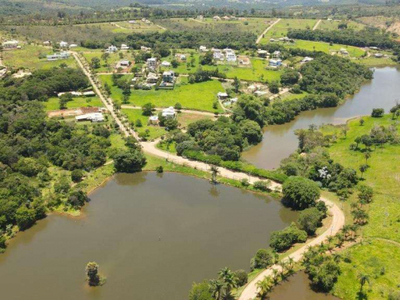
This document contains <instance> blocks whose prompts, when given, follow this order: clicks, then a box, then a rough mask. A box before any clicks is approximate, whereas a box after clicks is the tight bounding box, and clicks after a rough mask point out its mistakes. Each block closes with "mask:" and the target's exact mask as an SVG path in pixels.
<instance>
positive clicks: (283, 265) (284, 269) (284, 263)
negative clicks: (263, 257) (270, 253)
mask: <svg viewBox="0 0 400 300" xmlns="http://www.w3.org/2000/svg"><path fill="white" fill-rule="evenodd" d="M278 265H279V266H280V267H281V275H282V278H284V277H285V272H286V270H287V262H286V261H285V260H281V261H280V262H278Z"/></svg>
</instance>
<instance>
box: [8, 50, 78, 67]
mask: <svg viewBox="0 0 400 300" xmlns="http://www.w3.org/2000/svg"><path fill="white" fill-rule="evenodd" d="M53 53H54V52H53V50H52V49H51V48H48V47H44V46H37V45H22V49H19V50H18V49H17V50H10V51H3V63H4V65H6V66H7V67H10V68H25V69H29V70H31V71H33V70H38V69H51V68H53V67H59V66H60V65H61V64H66V65H67V66H69V67H73V68H75V67H76V62H75V59H74V58H73V57H72V56H71V57H70V58H68V59H62V60H57V61H47V59H46V58H39V56H41V55H44V56H45V55H48V54H53Z"/></svg>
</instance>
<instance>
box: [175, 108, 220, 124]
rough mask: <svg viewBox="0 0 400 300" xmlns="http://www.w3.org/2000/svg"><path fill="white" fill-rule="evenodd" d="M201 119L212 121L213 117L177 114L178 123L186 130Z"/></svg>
mask: <svg viewBox="0 0 400 300" xmlns="http://www.w3.org/2000/svg"><path fill="white" fill-rule="evenodd" d="M203 119H211V120H214V117H210V116H205V115H201V114H192V113H184V112H181V113H178V122H179V124H180V126H181V127H182V128H186V127H187V126H188V125H189V124H190V123H193V122H196V121H199V120H203Z"/></svg>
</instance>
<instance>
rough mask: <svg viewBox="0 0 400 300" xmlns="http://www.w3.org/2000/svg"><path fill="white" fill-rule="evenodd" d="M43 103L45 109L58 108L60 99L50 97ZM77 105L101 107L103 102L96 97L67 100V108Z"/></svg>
mask: <svg viewBox="0 0 400 300" xmlns="http://www.w3.org/2000/svg"><path fill="white" fill-rule="evenodd" d="M43 104H44V107H45V110H46V111H52V110H59V109H60V101H59V98H57V97H51V98H49V100H47V102H44V103H43ZM79 107H103V103H102V102H101V100H100V98H98V97H76V98H73V99H72V101H69V102H67V108H79Z"/></svg>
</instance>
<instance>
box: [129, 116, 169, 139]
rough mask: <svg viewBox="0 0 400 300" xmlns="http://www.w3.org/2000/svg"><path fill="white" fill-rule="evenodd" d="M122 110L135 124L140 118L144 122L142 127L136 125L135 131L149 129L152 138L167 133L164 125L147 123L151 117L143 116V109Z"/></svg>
mask: <svg viewBox="0 0 400 300" xmlns="http://www.w3.org/2000/svg"><path fill="white" fill-rule="evenodd" d="M122 112H123V113H124V114H125V115H126V116H127V118H128V120H129V122H132V123H133V124H135V122H136V120H140V121H141V122H142V127H136V126H135V131H137V132H139V133H141V132H145V131H146V129H148V130H149V138H150V139H155V138H158V137H160V136H162V135H164V134H165V133H166V131H165V129H164V127H160V126H156V125H147V123H148V121H149V117H147V116H143V114H142V110H141V109H122Z"/></svg>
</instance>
